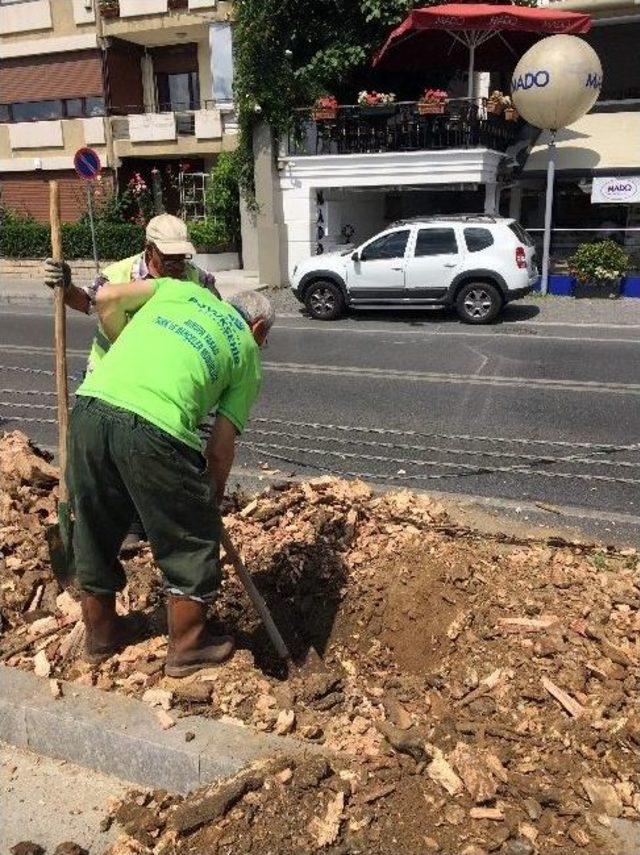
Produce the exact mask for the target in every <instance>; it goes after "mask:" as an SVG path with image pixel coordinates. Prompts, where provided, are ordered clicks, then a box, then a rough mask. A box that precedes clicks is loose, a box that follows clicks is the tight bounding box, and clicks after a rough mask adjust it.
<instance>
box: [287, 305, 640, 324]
mask: <svg viewBox="0 0 640 855" xmlns="http://www.w3.org/2000/svg"><path fill="white" fill-rule="evenodd" d="M639 305H640V304H639ZM435 308H441V307H437V306H436V307H435ZM412 311H417V310H416V309H413V310H412ZM427 311H428V310H427ZM432 313H433V312H430V314H432ZM381 314H382V313H381ZM356 316H357V314H355V315H352V316H351V317H350V318H349V319H348V320H355V317H356ZM277 317H278V318H295V319H296V320H299V321H306V322H307V323H320V324H323V325H325V322H324V321H311V319H310V318H307V317H306V316H305V315H301V314H299V313H296V312H278V313H277ZM367 320H369V321H372V323H376V322H375V321H373V320H372V319H371V318H367ZM381 320H383V321H384V316H383V317H382V318H381ZM433 323H434V324H435V323H437V321H433ZM460 323H462V322H461V321H460ZM501 323H507V324H508V323H511V324H518V325H520V324H530V325H531V326H538V327H601V328H602V329H608V330H627V329H640V323H637V324H607V323H594V322H592V321H585V322H584V323H577V322H575V321H536V320H533V319H531V320H521V321H516V320H512V321H510V320H506V321H502V322H501ZM496 326H498V327H499V326H501V324H494V325H493V328H494V329H495V327H496Z"/></svg>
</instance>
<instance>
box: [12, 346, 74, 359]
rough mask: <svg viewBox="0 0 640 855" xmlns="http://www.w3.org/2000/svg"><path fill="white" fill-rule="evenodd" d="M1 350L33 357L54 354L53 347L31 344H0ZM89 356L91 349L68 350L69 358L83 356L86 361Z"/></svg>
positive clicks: (69, 348)
mask: <svg viewBox="0 0 640 855" xmlns="http://www.w3.org/2000/svg"><path fill="white" fill-rule="evenodd" d="M0 350H1V351H4V352H5V353H26V354H27V355H28V354H32V355H33V356H51V355H52V354H53V352H54V350H53V348H52V347H37V346H34V345H31V344H0ZM88 355H89V347H87V348H86V349H80V348H71V347H68V348H67V356H81V357H83V358H84V359H86V358H87V356H88Z"/></svg>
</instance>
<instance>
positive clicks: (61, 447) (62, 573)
mask: <svg viewBox="0 0 640 855" xmlns="http://www.w3.org/2000/svg"><path fill="white" fill-rule="evenodd" d="M49 219H50V221H51V255H52V257H53V258H54V259H55V260H56V261H62V232H61V228H60V189H59V186H58V182H57V181H50V182H49ZM53 293H54V307H55V327H54V337H55V356H56V392H57V397H58V464H59V467H60V481H59V485H58V522H57V523H55V524H54V525H51V526H49V527H48V528H47V531H46V539H47V545H48V547H49V559H50V561H51V569H52V570H53V575H54V576H55V577H56V579H57V580H58V582H59V583H60V584H61V585H62V586H63V587H67V586H68V585H70V584H71V583H72V582H73V576H74V565H73V551H72V544H71V535H72V523H71V514H70V509H69V492H68V490H67V481H66V473H67V422H68V419H69V390H68V386H67V322H66V309H65V304H64V288H62V287H57V288H55V289H54V292H53Z"/></svg>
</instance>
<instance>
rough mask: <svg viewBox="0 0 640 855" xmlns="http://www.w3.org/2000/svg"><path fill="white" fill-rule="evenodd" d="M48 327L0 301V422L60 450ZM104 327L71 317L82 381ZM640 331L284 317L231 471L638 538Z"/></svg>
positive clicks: (72, 366) (532, 314)
mask: <svg viewBox="0 0 640 855" xmlns="http://www.w3.org/2000/svg"><path fill="white" fill-rule="evenodd" d="M52 328H53V324H52V317H51V315H50V314H48V313H47V312H46V309H45V308H43V307H40V308H37V309H35V311H33V310H29V309H28V308H27V307H21V306H4V307H1V308H0V375H1V378H2V381H1V387H2V389H1V393H0V428H3V429H5V430H6V429H13V428H20V429H23V430H25V431H26V432H27V433H28V434H29V435H30V436H31V437H32V438H33V439H34V440H35V441H36V442H38V443H40V444H42V445H44V446H45V447H48V448H51V449H53V448H54V447H55V444H56V426H55V422H54V419H55V409H54V407H55V397H54V385H53V376H52V374H51V372H52V367H53V350H52ZM92 330H93V322H92V320H91V319H89V318H86V317H83V316H79V315H77V314H70V315H69V323H68V348H69V357H68V358H69V371H70V373H71V374H72V375H73V376H74V378H78V379H79V377H80V375H81V373H82V370H83V367H84V363H85V355H86V351H87V348H88V345H89V342H90V339H91V336H92ZM639 332H640V326H638V325H637V324H629V323H628V322H627V323H620V324H617V323H599V322H590V321H588V320H587V321H585V322H581V323H579V324H578V323H576V324H574V323H572V322H567V321H564V320H561V321H553V320H551V321H549V320H545V316H544V313H538V309H537V308H536V307H534V306H527V305H522V304H520V305H517V306H513V307H510V308H509V310H508V313H507V315H506V316H505V321H504V322H503V323H501V324H500V325H497V326H493V327H488V328H471V327H468V326H463V325H461V324H460V323H459V322H458V321H457V320H455V319H454V318H452V317H448V316H444V315H443V314H442V313H440V312H431V313H422V314H418V313H398V314H396V315H394V316H392V317H385V316H382V315H372V314H367V315H357V316H355V317H352V318H347V319H344V320H341V321H336V322H333V323H329V324H324V323H320V322H313V321H311V320H309V319H307V318H304V317H302V316H300V315H299V314H298V313H294V312H292V313H288V314H287V313H286V312H285V313H284V314H280V315H279V317H278V321H277V323H276V327H275V328H274V331H273V333H272V335H271V336H270V339H269V344H268V347H267V349H266V350H265V351H264V365H265V381H264V387H263V393H262V397H261V400H260V403H259V405H258V406H257V407H256V409H255V411H254V418H253V420H252V422H251V427H250V429H249V430H248V431H247V432H246V434H245V435H244V436H243V438H242V445H241V447H240V449H239V454H238V458H237V465H236V467H235V469H234V475H235V476H236V480H237V479H240V480H241V481H242V482H247V481H248V482H249V483H251V484H252V485H255V484H256V483H257V482H260V481H262V482H263V483H264V481H266V480H268V479H269V478H270V477H275V478H278V477H281V476H282V474H283V473H286V474H289V473H293V472H295V473H296V474H298V475H304V474H306V475H310V474H321V473H324V472H336V473H345V474H349V475H352V474H358V475H362V476H364V477H366V478H367V479H369V480H371V481H373V482H375V483H379V484H394V485H403V486H408V487H411V488H412V489H426V490H430V491H441V492H446V493H455V494H466V495H471V496H478V497H485V498H489V499H491V501H492V503H493V504H496V503H497V504H498V505H499V506H500V507H503V508H504V509H505V510H506V511H507V512H508V513H510V514H511V515H518V514H520V515H522V514H526V515H528V516H531V519H532V520H538V518H539V517H540V516H542V517H545V516H546V517H550V521H551V522H553V521H555V520H558V521H560V520H562V521H564V522H567V523H568V524H571V525H579V526H580V527H581V528H582V529H583V530H584V531H585V532H586V533H587V534H589V535H593V536H597V537H602V538H604V539H605V540H611V541H614V542H630V543H636V542H637V540H638V534H639V533H640V510H639V508H638V504H639V501H640V494H639V491H638V488H639V486H640V446H639V445H638V444H637V439H638V436H639V435H640V406H639V404H640V358H639V357H640V335H639ZM38 372H45V373H38ZM75 385H77V379H74V380H73V382H72V388H75ZM261 466H262V467H265V466H267V467H268V471H266V472H265V471H264V468H261ZM274 470H277V471H274ZM536 503H542V505H544V506H551V507H552V510H549V509H548V508H540V507H539V505H537V504H536ZM553 508H555V509H557V510H562V512H563V513H562V514H557V513H555V512H554V510H553Z"/></svg>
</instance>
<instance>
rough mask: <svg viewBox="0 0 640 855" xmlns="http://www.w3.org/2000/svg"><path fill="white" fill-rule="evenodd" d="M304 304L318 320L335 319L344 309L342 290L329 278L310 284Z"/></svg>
mask: <svg viewBox="0 0 640 855" xmlns="http://www.w3.org/2000/svg"><path fill="white" fill-rule="evenodd" d="M304 304H305V306H306V307H307V311H308V312H309V314H310V315H311V317H312V318H315V319H316V320H318V321H333V320H335V319H336V318H339V317H340V315H341V314H342V313H343V311H344V297H343V296H342V291H341V290H340V288H339V287H338V286H337V285H336V284H335V282H331V281H329V280H328V279H321V280H319V281H318V282H314V283H313V285H310V286H309V288H308V289H307V291H306V293H305V295H304Z"/></svg>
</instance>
